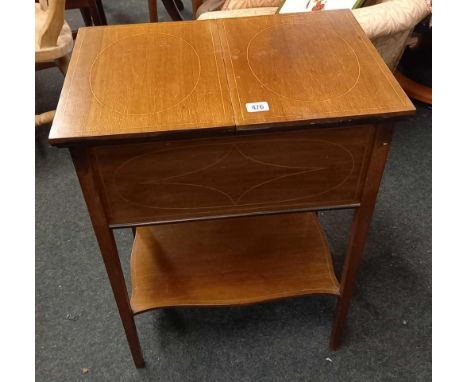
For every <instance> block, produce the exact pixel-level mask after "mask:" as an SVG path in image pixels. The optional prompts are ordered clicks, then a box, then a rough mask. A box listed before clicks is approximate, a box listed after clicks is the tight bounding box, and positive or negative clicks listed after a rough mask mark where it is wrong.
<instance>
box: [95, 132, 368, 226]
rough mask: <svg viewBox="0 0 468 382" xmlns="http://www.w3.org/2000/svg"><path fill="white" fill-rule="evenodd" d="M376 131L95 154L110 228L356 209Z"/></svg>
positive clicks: (259, 136)
mask: <svg viewBox="0 0 468 382" xmlns="http://www.w3.org/2000/svg"><path fill="white" fill-rule="evenodd" d="M373 137H374V126H371V125H364V126H354V127H353V128H338V127H336V128H310V129H307V130H294V131H293V130H290V131H286V132H276V133H272V132H261V133H259V132H257V133H256V134H253V133H250V134H248V135H246V136H230V137H221V138H210V139H191V140H176V141H171V140H166V141H164V142H151V143H135V144H130V143H128V144H125V145H106V146H99V147H96V148H93V149H92V150H93V152H94V157H95V166H96V171H97V172H98V173H99V179H100V189H101V190H102V191H101V192H102V194H103V195H104V198H105V204H106V210H107V211H108V216H109V221H110V224H111V225H113V226H126V225H129V224H131V223H137V224H138V223H147V224H148V223H155V222H164V221H174V220H178V219H183V220H187V219H191V218H201V217H215V216H222V215H233V214H235V215H237V214H248V213H255V212H262V211H271V210H274V211H285V210H300V209H304V208H312V207H314V206H318V205H320V206H342V205H349V204H351V205H352V204H357V203H359V198H360V194H361V188H362V183H363V177H364V176H365V170H366V168H367V163H368V159H369V158H368V157H369V155H368V153H369V150H370V148H371V146H372V142H373Z"/></svg>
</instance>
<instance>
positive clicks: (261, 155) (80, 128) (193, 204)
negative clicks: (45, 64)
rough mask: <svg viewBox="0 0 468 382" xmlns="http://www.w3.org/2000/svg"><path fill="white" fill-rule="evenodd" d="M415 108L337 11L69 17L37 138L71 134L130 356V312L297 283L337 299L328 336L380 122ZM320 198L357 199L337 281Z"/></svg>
mask: <svg viewBox="0 0 468 382" xmlns="http://www.w3.org/2000/svg"><path fill="white" fill-rule="evenodd" d="M174 67H177V68H181V71H178V74H177V76H173V75H172V73H173V68H174ZM414 111H415V109H414V107H413V105H412V104H411V102H410V101H409V99H408V98H407V97H406V95H405V93H404V92H403V91H402V89H401V88H400V86H399V85H398V83H397V82H396V80H395V79H394V77H393V75H392V73H391V72H390V71H389V70H388V68H387V67H386V66H385V64H384V62H383V61H382V59H381V58H380V57H379V55H378V53H377V52H376V50H375V49H374V47H373V46H372V44H371V43H370V41H369V40H368V39H367V38H366V36H365V34H364V32H363V31H362V29H361V28H360V26H359V24H358V23H357V22H356V20H355V19H354V17H353V15H352V13H351V12H349V11H329V12H318V13H310V14H295V15H294V14H293V15H273V16H260V17H256V18H239V19H221V20H207V21H190V22H189V21H187V22H182V23H177V22H176V23H163V24H141V25H121V26H105V27H94V28H84V29H81V30H80V31H79V33H78V37H77V40H76V45H75V50H74V52H73V57H72V59H71V64H70V68H69V70H68V73H67V77H66V79H65V84H64V87H63V90H62V94H61V97H60V101H59V105H58V107H57V114H56V116H55V119H54V123H53V126H52V130H51V133H50V142H51V143H52V144H53V145H57V146H62V147H67V148H69V150H70V153H71V156H72V159H73V163H74V165H75V168H76V172H77V174H78V178H79V181H80V184H81V188H82V191H83V195H84V198H85V201H86V204H87V207H88V210H89V214H90V217H91V221H92V225H93V228H94V232H95V234H96V238H97V241H98V243H99V247H100V250H101V255H102V258H103V261H104V264H105V266H106V270H107V273H108V276H109V280H110V283H111V286H112V290H113V293H114V296H115V300H116V302H117V307H118V310H119V313H120V317H121V319H122V323H123V326H124V329H125V333H126V336H127V340H128V343H129V345H130V350H131V353H132V356H133V360H134V362H135V365H136V366H137V367H143V366H144V360H143V355H142V351H141V348H140V344H139V340H138V335H137V330H136V326H135V321H134V316H135V315H136V314H140V313H143V312H146V311H149V310H152V309H157V308H163V307H176V306H217V305H234V304H248V303H254V302H260V301H267V300H273V299H279V298H285V297H292V296H299V295H314V294H326V295H330V296H334V297H336V298H337V306H336V314H335V320H334V323H333V329H332V333H331V339H330V346H331V348H332V349H336V348H337V347H338V345H339V342H340V338H341V335H342V332H343V328H344V322H345V317H346V314H347V311H348V308H349V305H350V300H351V293H352V288H353V283H354V280H355V279H356V274H357V271H358V267H359V263H360V260H361V256H362V253H363V249H364V243H365V241H366V236H367V232H368V228H369V225H370V222H371V218H372V213H373V210H374V204H375V200H376V196H377V192H378V189H379V184H380V180H381V176H382V173H383V171H384V166H385V161H386V158H387V153H388V150H389V145H390V140H391V136H392V126H391V123H392V121H393V120H394V119H395V118H397V117H402V116H407V115H410V114H413V113H414ZM336 208H352V209H354V210H355V213H354V220H353V224H352V228H351V232H350V238H349V243H348V247H347V253H346V257H345V263H344V267H343V271H342V276H341V280H339V281H338V280H337V278H336V276H335V273H334V269H333V265H332V261H331V256H330V252H329V250H328V245H327V240H326V237H325V235H324V233H323V232H322V230H321V228H320V224H319V221H318V219H317V216H316V213H315V211H317V210H327V209H336ZM120 228H133V229H134V233H135V239H134V246H133V250H132V255H131V281H132V283H131V284H132V291H131V297H129V295H128V292H127V288H126V285H125V279H124V274H123V271H122V268H121V262H120V258H119V254H118V251H117V246H116V242H115V239H114V233H113V232H114V230H115V229H120Z"/></svg>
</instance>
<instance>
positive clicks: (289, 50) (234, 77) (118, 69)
mask: <svg viewBox="0 0 468 382" xmlns="http://www.w3.org/2000/svg"><path fill="white" fill-rule="evenodd" d="M248 104H250V105H248ZM413 112H414V106H413V105H412V103H411V101H410V100H409V99H408V97H407V96H406V95H405V93H404V92H403V90H402V89H401V88H400V86H399V85H398V83H397V81H396V80H395V79H394V77H393V75H392V74H391V72H390V70H389V69H388V68H387V66H386V65H385V63H384V62H383V60H382V59H381V57H380V56H379V55H378V53H377V51H376V50H375V48H374V47H373V46H372V43H371V42H370V41H369V40H368V39H367V37H366V36H365V33H364V32H363V30H362V29H361V27H360V26H359V24H358V23H357V21H356V20H355V19H354V17H353V15H352V13H351V12H350V11H348V10H342V11H327V12H313V13H304V14H289V15H270V16H259V17H254V18H238V19H220V20H206V21H190V22H171V23H159V24H158V23H154V24H136V25H117V26H105V27H93V28H83V29H80V32H79V33H78V37H77V40H76V44H75V49H74V52H73V56H72V60H71V63H70V67H69V69H68V73H67V76H66V79H65V83H64V87H63V90H62V93H61V96H60V101H59V104H58V107H57V112H56V116H55V119H54V123H53V126H52V129H51V133H50V141H51V143H52V144H66V143H71V142H77V141H82V140H90V139H109V138H112V139H117V138H122V139H123V138H139V137H145V136H153V135H158V134H161V133H168V132H177V131H181V132H182V131H192V130H197V131H201V130H205V131H206V129H224V130H233V131H235V130H236V129H237V130H241V129H245V128H249V129H251V128H255V127H262V128H263V127H270V126H271V127H274V126H285V127H287V126H291V125H307V124H316V123H321V122H340V121H349V120H353V119H366V118H374V117H395V116H403V115H408V114H412V113H413Z"/></svg>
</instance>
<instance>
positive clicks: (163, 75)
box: [89, 33, 201, 115]
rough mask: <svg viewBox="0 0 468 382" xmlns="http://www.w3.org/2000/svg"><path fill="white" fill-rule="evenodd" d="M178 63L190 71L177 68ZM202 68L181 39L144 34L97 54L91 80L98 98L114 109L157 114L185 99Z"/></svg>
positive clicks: (195, 54) (191, 48) (125, 112)
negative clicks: (191, 69) (190, 68)
mask: <svg viewBox="0 0 468 382" xmlns="http://www.w3.org/2000/svg"><path fill="white" fill-rule="evenodd" d="M181 62H183V63H186V65H187V66H189V67H193V68H194V70H193V71H189V70H181V69H182V68H180V67H179V66H180V63H181ZM109 67H112V68H113V69H112V71H110V70H108V68H109ZM114 68H117V69H114ZM200 69H201V66H200V58H199V56H198V53H197V52H196V50H195V49H194V48H193V46H192V45H190V43H188V42H187V41H185V40H184V39H182V38H180V37H177V36H172V35H168V34H163V33H145V34H140V35H135V36H131V37H126V38H124V39H121V40H119V41H117V42H115V43H113V44H111V45H110V46H108V47H107V48H105V49H104V50H103V51H102V52H100V53H99V55H98V56H97V57H96V59H95V61H94V63H93V65H92V67H91V73H90V77H89V82H90V86H91V91H92V93H93V95H94V97H95V98H96V99H97V100H98V102H99V103H101V104H102V105H105V106H107V107H110V108H111V109H113V110H114V111H116V112H119V113H122V114H126V115H145V114H155V113H158V112H161V111H163V110H166V109H168V108H171V107H174V106H176V105H177V104H180V103H181V102H182V101H184V100H185V99H186V98H187V97H188V96H189V95H190V94H191V93H192V92H193V91H194V90H195V88H196V86H197V83H198V81H199V79H200ZM168 73H172V74H173V75H168Z"/></svg>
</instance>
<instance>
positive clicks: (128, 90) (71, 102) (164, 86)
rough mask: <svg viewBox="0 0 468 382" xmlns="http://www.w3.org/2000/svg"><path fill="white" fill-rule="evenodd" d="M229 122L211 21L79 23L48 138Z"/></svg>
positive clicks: (131, 133)
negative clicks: (101, 24) (80, 24)
mask: <svg viewBox="0 0 468 382" xmlns="http://www.w3.org/2000/svg"><path fill="white" fill-rule="evenodd" d="M234 126H235V125H234V118H233V112H232V107H231V102H230V97H229V92H228V88H227V81H226V75H225V72H224V68H223V58H222V52H221V45H220V42H219V36H218V33H217V26H216V24H214V23H209V22H180V23H172V22H171V23H153V24H136V25H117V26H106V27H93V28H82V29H80V30H79V33H78V37H77V39H76V43H75V48H74V51H73V55H72V60H71V62H70V66H69V69H68V72H67V76H66V79H65V83H64V86H63V90H62V93H61V96H60V101H59V104H58V106H57V112H56V115H55V118H54V123H53V126H52V130H51V133H50V137H49V138H50V141H51V143H61V142H66V141H77V140H83V139H93V138H109V137H110V136H111V137H112V138H128V137H134V136H145V135H152V134H154V133H159V132H167V131H174V130H191V129H202V128H216V127H231V128H234Z"/></svg>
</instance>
